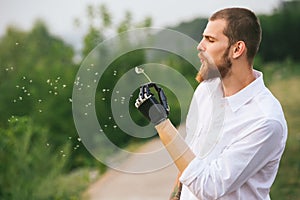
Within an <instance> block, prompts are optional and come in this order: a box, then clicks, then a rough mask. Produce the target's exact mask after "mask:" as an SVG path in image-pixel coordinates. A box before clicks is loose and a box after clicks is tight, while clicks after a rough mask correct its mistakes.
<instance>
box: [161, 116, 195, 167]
mask: <svg viewBox="0 0 300 200" xmlns="http://www.w3.org/2000/svg"><path fill="white" fill-rule="evenodd" d="M155 128H156V130H157V132H158V135H159V137H160V139H161V141H162V143H163V144H164V146H165V147H166V149H167V151H168V152H169V154H170V156H171V157H172V159H173V160H174V162H175V164H176V166H177V168H178V169H179V171H180V172H183V171H184V169H185V168H186V167H187V166H188V164H189V163H190V162H191V161H192V160H193V159H194V158H195V154H194V153H193V152H192V150H191V149H190V148H189V147H188V145H187V144H186V142H185V141H184V139H183V138H182V137H181V136H180V134H179V133H178V131H177V129H176V128H175V127H174V126H173V124H172V123H171V121H170V120H169V119H167V120H165V121H163V122H161V123H160V124H158V125H157V126H155Z"/></svg>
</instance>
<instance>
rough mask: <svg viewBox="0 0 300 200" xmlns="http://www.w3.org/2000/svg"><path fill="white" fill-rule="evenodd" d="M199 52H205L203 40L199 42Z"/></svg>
mask: <svg viewBox="0 0 300 200" xmlns="http://www.w3.org/2000/svg"><path fill="white" fill-rule="evenodd" d="M197 50H198V51H204V50H205V47H204V43H203V39H202V40H201V41H200V42H199V44H198V46H197Z"/></svg>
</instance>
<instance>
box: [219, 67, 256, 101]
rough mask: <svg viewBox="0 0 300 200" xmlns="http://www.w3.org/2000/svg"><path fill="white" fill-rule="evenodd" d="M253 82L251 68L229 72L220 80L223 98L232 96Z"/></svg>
mask: <svg viewBox="0 0 300 200" xmlns="http://www.w3.org/2000/svg"><path fill="white" fill-rule="evenodd" d="M254 80H255V76H254V73H253V69H252V67H249V68H248V69H247V70H244V71H241V70H240V71H235V70H231V71H230V72H229V73H228V74H227V75H226V77H224V78H223V79H222V85H223V92H224V96H225V97H228V96H232V95H234V94H236V93H237V92H239V91H240V90H242V89H243V88H245V87H246V86H247V85H249V84H250V83H251V82H253V81H254Z"/></svg>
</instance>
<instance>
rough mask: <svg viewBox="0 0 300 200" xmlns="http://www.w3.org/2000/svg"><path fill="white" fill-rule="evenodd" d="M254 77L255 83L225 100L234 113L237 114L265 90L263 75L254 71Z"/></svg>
mask: <svg viewBox="0 0 300 200" xmlns="http://www.w3.org/2000/svg"><path fill="white" fill-rule="evenodd" d="M254 76H255V77H256V79H255V80H254V81H253V82H251V83H250V84H249V85H247V86H246V87H245V88H243V89H242V90H240V91H239V92H237V93H236V94H234V95H232V96H229V97H226V98H225V99H227V101H228V104H229V106H230V107H231V109H232V111H233V112H236V111H237V110H238V109H239V108H241V107H242V106H243V105H245V104H246V103H247V102H249V101H250V100H251V99H252V98H253V97H255V96H256V95H257V94H258V93H260V92H261V91H262V90H263V89H265V84H264V81H263V74H262V73H261V72H259V71H256V70H254Z"/></svg>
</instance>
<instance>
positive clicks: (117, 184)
mask: <svg viewBox="0 0 300 200" xmlns="http://www.w3.org/2000/svg"><path fill="white" fill-rule="evenodd" d="M183 130H184V127H182V126H181V127H180V128H179V131H180V132H182V131H183ZM161 146H162V144H161V141H160V140H159V139H153V140H152V141H150V142H149V143H147V144H145V145H144V146H143V147H141V148H140V149H139V151H138V152H149V150H150V151H151V150H155V149H158V148H160V147H161ZM125 164H126V165H134V166H136V165H142V163H140V162H139V161H138V160H135V159H132V158H129V159H128V160H127V161H126V162H125ZM177 173H178V170H177V168H176V166H175V165H174V164H172V165H170V166H168V167H166V168H163V169H161V170H159V171H155V172H152V173H146V174H128V173H124V172H118V171H115V170H112V169H110V170H108V171H107V173H105V174H104V175H103V176H102V177H101V178H100V179H99V180H98V181H96V182H95V183H94V184H93V185H91V186H90V187H89V188H88V190H87V192H86V195H87V196H88V197H89V198H88V199H89V200H120V199H122V200H167V199H168V197H169V195H170V192H171V190H172V189H173V185H174V182H175V179H176V176H177Z"/></svg>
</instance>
